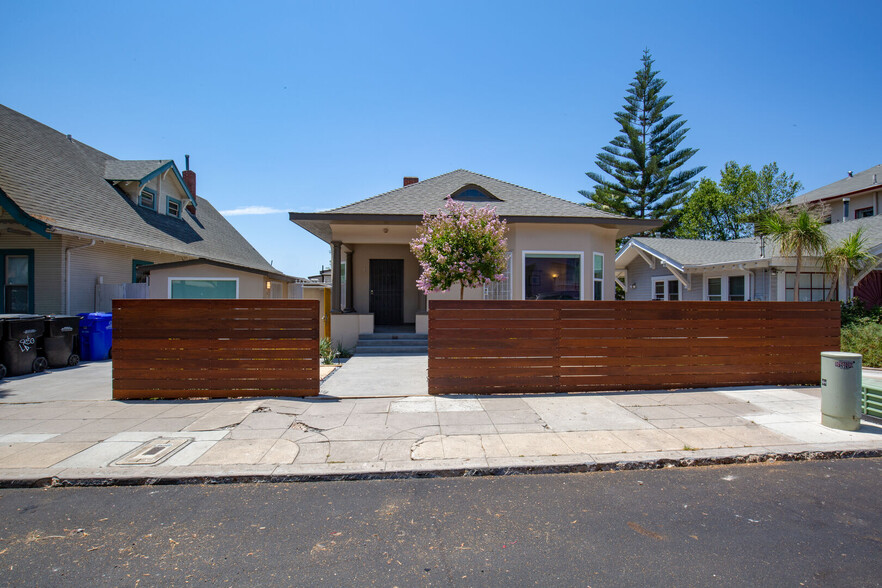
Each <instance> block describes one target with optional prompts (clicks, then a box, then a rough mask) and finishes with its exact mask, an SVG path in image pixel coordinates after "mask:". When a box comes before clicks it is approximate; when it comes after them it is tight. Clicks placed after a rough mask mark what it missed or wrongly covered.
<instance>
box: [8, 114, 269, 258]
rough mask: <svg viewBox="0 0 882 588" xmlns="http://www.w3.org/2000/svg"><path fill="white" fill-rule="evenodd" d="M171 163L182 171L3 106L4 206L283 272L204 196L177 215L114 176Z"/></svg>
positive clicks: (41, 227)
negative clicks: (130, 156)
mask: <svg viewBox="0 0 882 588" xmlns="http://www.w3.org/2000/svg"><path fill="white" fill-rule="evenodd" d="M155 164H159V165H158V166H157V165H155ZM166 166H167V169H172V168H174V170H175V171H177V168H176V167H174V162H173V161H172V160H168V159H166V160H145V161H120V160H117V159H116V158H114V157H112V156H110V155H108V154H106V153H102V152H101V151H98V150H97V149H94V148H92V147H90V146H88V145H86V144H85V143H81V142H79V141H77V140H76V139H73V138H69V136H67V135H64V134H62V133H60V132H58V131H56V130H54V129H52V128H50V127H47V126H46V125H44V124H41V123H39V122H37V121H35V120H33V119H31V118H28V117H27V116H25V115H23V114H21V113H19V112H16V111H14V110H12V109H10V108H7V107H6V106H3V105H0V206H2V207H3V208H5V209H6V210H7V211H9V212H10V214H12V216H13V217H14V218H16V220H19V222H23V224H25V225H26V226H28V227H29V228H31V229H32V230H34V231H35V232H37V233H39V234H42V235H43V236H45V237H51V235H52V234H53V233H61V234H63V233H67V234H74V235H81V236H85V237H89V238H93V237H94V238H97V239H100V240H106V241H109V242H117V243H122V244H127V245H133V246H138V247H143V248H146V249H154V250H158V251H164V252H168V253H173V254H177V255H182V256H186V257H196V258H204V259H209V260H214V261H219V262H225V263H230V264H234V265H239V266H242V267H247V268H252V269H258V270H262V271H266V272H270V273H274V274H279V271H278V270H277V269H275V268H274V267H273V266H272V265H270V264H269V263H268V262H267V261H266V260H265V259H264V258H263V257H262V256H261V255H260V253H258V252H257V250H255V249H254V247H252V246H251V244H250V243H249V242H248V241H247V240H245V238H244V237H243V236H242V235H240V234H239V232H238V231H237V230H236V229H235V228H233V226H232V225H231V224H230V223H229V222H227V220H226V219H225V218H224V217H223V216H222V215H221V214H220V213H219V212H218V211H217V210H216V209H215V208H214V207H213V206H212V205H211V203H210V202H208V201H207V200H205V199H203V198H200V202H199V207H198V210H197V213H196V216H195V217H194V216H191V215H190V214H189V213H187V212H182V214H181V217H180V218H175V217H171V216H168V215H165V214H161V213H158V212H154V211H151V210H147V209H146V208H143V207H139V206H136V205H135V204H134V203H133V202H131V201H130V200H129V199H128V198H127V197H126V196H124V195H123V194H122V193H121V192H119V191H118V190H117V189H116V188H115V187H114V186H112V185H111V184H110V183H109V182H108V179H107V175H108V174H109V175H111V176H129V177H120V178H113V179H137V180H139V181H140V180H142V179H143V178H144V177H145V176H147V175H150V174H151V173H153V172H156V170H157V169H161V168H162V167H166ZM151 167H152V168H153V169H152V170H149V168H151ZM145 170H149V171H147V174H145V175H139V174H142V173H143V172H144V171H145ZM185 189H186V187H185ZM16 215H18V216H16Z"/></svg>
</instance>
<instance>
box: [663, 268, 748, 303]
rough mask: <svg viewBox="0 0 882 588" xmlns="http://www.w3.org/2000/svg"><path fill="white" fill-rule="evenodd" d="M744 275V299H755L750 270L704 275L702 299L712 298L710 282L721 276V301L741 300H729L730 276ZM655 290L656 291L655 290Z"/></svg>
mask: <svg viewBox="0 0 882 588" xmlns="http://www.w3.org/2000/svg"><path fill="white" fill-rule="evenodd" d="M740 276H744V301H745V302H747V301H748V300H753V297H752V296H751V295H750V293H751V291H752V290H751V287H752V285H753V284H752V283H751V281H750V272H748V271H743V272H742V271H736V272H720V273H717V274H712V275H711V274H706V275H705V276H704V292H703V296H702V299H703V300H710V294H709V292H708V282H709V281H710V280H712V279H714V278H720V295H721V298H722V300H721V301H720V302H741V301H740V300H739V301H735V300H729V278H732V277H740ZM653 292H654V291H653Z"/></svg>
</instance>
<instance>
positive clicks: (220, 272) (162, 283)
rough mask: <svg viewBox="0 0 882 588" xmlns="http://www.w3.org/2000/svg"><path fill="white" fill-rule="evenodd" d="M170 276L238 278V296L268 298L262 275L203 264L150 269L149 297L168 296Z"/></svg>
mask: <svg viewBox="0 0 882 588" xmlns="http://www.w3.org/2000/svg"><path fill="white" fill-rule="evenodd" d="M171 278H238V279H239V298H269V294H268V293H267V289H266V279H265V278H264V277H263V276H261V275H259V274H253V273H250V272H243V271H237V270H233V269H227V268H223V267H217V266H213V265H203V264H198V265H188V266H185V267H178V268H172V269H157V270H153V271H151V272H150V298H168V293H169V290H168V286H169V279H171Z"/></svg>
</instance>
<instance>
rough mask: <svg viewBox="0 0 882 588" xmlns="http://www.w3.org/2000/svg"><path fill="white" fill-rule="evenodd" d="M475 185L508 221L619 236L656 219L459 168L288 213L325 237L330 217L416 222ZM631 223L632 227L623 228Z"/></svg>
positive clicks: (649, 227) (334, 219)
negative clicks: (572, 225) (601, 229)
mask: <svg viewBox="0 0 882 588" xmlns="http://www.w3.org/2000/svg"><path fill="white" fill-rule="evenodd" d="M465 187H468V188H467V189H476V188H477V189H480V190H482V191H484V192H485V193H487V194H489V195H492V196H493V198H495V200H493V201H492V202H488V204H490V206H492V207H493V208H495V209H496V212H497V214H498V215H499V216H500V217H502V218H504V219H506V220H509V221H512V222H579V223H591V224H598V225H604V226H610V227H616V228H619V229H620V231H621V232H622V234H621V235H620V236H624V235H628V234H633V233H637V232H642V231H647V230H652V229H655V228H658V227H659V226H661V224H662V223H661V221H655V220H644V219H635V218H628V217H624V216H621V215H618V214H613V213H610V212H605V211H602V210H597V209H596V208H591V207H589V206H585V205H583V204H577V203H575V202H570V201H569V200H564V199H562V198H556V197H554V196H549V195H548V194H543V193H542V192H537V191H535V190H530V189H528V188H524V187H521V186H517V185H515V184H511V183H508V182H503V181H502V180H497V179H496V178H491V177H489V176H484V175H481V174H477V173H475V172H471V171H468V170H465V169H458V170H455V171H452V172H448V173H446V174H442V175H440V176H436V177H434V178H429V179H427V180H423V181H421V182H416V183H413V184H409V185H407V186H404V187H401V188H396V189H395V190H390V191H389V192H384V193H383V194H378V195H377V196H373V197H371V198H366V199H364V200H359V201H358V202H354V203H352V204H347V205H346V206H340V207H338V208H333V209H331V210H326V211H323V212H318V213H301V212H292V213H290V218H291V220H292V221H293V222H295V223H296V224H298V225H299V226H301V227H303V228H304V229H306V230H308V231H310V232H311V233H313V234H315V235H316V236H318V237H319V238H321V239H323V240H325V241H328V240H330V229H329V223H330V222H346V221H347V220H349V221H361V222H370V221H375V222H407V223H418V222H420V220H421V219H422V216H423V214H424V213H427V212H428V213H430V214H431V213H435V212H437V211H438V210H439V209H441V208H443V207H444V204H445V201H446V198H447V196H449V195H451V194H454V193H456V192H458V191H459V190H461V189H462V188H465ZM625 227H630V229H631V230H629V229H627V228H625Z"/></svg>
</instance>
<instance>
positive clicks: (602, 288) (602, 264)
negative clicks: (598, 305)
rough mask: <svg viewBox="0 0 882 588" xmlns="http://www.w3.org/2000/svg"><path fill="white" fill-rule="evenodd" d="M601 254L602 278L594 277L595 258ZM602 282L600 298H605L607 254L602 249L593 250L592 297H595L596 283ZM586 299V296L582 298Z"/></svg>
mask: <svg viewBox="0 0 882 588" xmlns="http://www.w3.org/2000/svg"><path fill="white" fill-rule="evenodd" d="M598 255H599V256H600V279H599V280H598V279H597V278H595V277H594V258H595V257H596V256H598ZM596 282H600V299H601V300H603V293H604V291H605V290H606V256H605V255H604V254H603V253H601V252H600V251H592V253H591V298H592V300H597V299H596V298H594V284H595V283H596ZM582 299H583V300H584V297H583V298H582Z"/></svg>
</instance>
